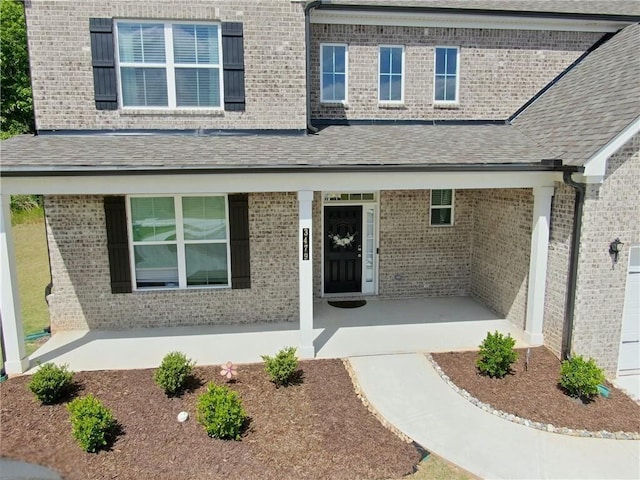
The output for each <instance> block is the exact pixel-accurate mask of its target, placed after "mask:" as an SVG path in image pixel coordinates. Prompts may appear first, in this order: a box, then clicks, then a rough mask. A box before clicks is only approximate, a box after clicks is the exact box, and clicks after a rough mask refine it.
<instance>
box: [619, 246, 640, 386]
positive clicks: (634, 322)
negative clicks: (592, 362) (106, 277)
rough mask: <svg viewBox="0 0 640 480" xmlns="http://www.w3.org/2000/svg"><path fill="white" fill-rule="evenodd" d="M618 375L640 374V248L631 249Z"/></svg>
mask: <svg viewBox="0 0 640 480" xmlns="http://www.w3.org/2000/svg"><path fill="white" fill-rule="evenodd" d="M618 370H619V371H618V374H619V375H629V374H632V373H640V246H638V247H631V249H630V252H629V273H628V274H627V287H626V290H625V296H624V314H623V323H622V343H621V345H620V360H619V362H618Z"/></svg>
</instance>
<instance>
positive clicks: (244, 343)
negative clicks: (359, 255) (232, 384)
mask: <svg viewBox="0 0 640 480" xmlns="http://www.w3.org/2000/svg"><path fill="white" fill-rule="evenodd" d="M313 326H314V328H313V338H314V340H313V344H314V347H315V350H316V357H317V358H344V357H350V356H360V355H384V354H391V353H405V352H435V351H450V350H467V349H474V348H477V346H478V345H479V344H480V342H481V341H482V339H483V338H484V337H485V336H486V333H487V332H488V331H491V332H493V331H495V330H498V331H500V332H502V333H504V334H508V333H510V334H511V336H513V337H514V338H515V339H516V342H517V343H516V346H517V347H526V346H528V344H527V343H526V342H525V340H524V332H523V331H522V330H520V329H518V328H517V327H515V326H514V325H513V324H511V323H510V322H509V321H507V320H505V319H503V318H499V317H498V316H497V315H496V314H494V313H492V312H491V311H490V310H488V309H487V308H486V307H484V306H483V305H481V304H480V303H478V302H476V301H475V300H473V299H472V298H470V297H450V298H412V299H402V300H381V299H370V300H368V301H367V305H365V306H363V307H360V308H355V309H340V308H335V307H332V306H330V305H328V304H327V301H326V300H323V301H321V302H317V303H315V304H314V325H313ZM298 327H299V325H298V324H297V323H275V324H247V325H220V326H210V327H180V328H153V329H152V328H147V329H128V330H112V331H109V330H83V331H62V332H59V333H56V334H54V335H53V337H52V338H51V339H50V340H49V341H48V342H47V343H45V344H44V345H43V346H42V347H41V348H40V349H39V350H37V351H36V352H35V353H34V354H33V355H31V356H30V357H29V360H30V364H29V368H30V369H33V368H34V367H37V365H39V364H40V363H45V362H51V361H53V362H55V363H58V364H65V363H66V364H68V365H69V368H70V369H71V370H74V371H80V370H117V369H132V368H155V367H157V366H158V365H159V364H160V362H161V360H162V357H163V356H164V355H165V354H166V353H168V352H170V351H174V350H180V351H182V352H184V353H185V354H186V355H187V356H188V357H190V358H192V359H193V360H195V361H196V362H197V364H199V365H215V364H221V363H224V362H227V361H232V362H234V363H251V362H259V361H261V358H260V355H264V354H268V355H272V354H274V353H275V352H277V351H278V350H279V349H280V348H282V347H284V346H289V345H293V346H297V345H299V344H300V330H299V329H298Z"/></svg>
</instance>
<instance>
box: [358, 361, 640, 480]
mask: <svg viewBox="0 0 640 480" xmlns="http://www.w3.org/2000/svg"><path fill="white" fill-rule="evenodd" d="M349 361H350V362H351V364H352V366H353V369H354V371H355V373H356V376H357V378H358V380H359V382H360V386H361V388H362V391H363V393H364V394H365V395H366V397H367V399H368V400H369V402H370V403H371V404H372V405H373V406H374V407H375V408H376V409H377V410H378V412H379V413H380V414H381V415H382V416H384V417H385V418H386V419H387V420H388V421H390V422H391V423H392V424H394V425H395V426H396V427H398V428H399V429H400V430H401V431H402V432H404V433H405V434H407V435H408V436H409V437H411V438H412V439H413V440H415V441H416V442H417V443H418V444H420V445H422V446H423V447H424V448H426V449H427V450H429V451H431V452H433V453H435V454H437V455H440V456H442V457H444V458H446V459H447V460H449V461H451V462H453V463H454V464H457V465H459V466H460V467H462V468H464V469H465V470H467V471H469V472H471V473H473V474H475V475H478V476H479V477H482V478H504V479H521V478H522V479H525V478H527V479H528V478H530V479H547V478H549V479H551V478H556V479H638V478H640V441H634V440H608V439H599V438H580V437H570V436H566V435H559V434H554V433H548V432H543V431H540V430H536V429H533V428H529V427H525V426H523V425H518V424H515V423H512V422H509V421H507V420H503V419H501V418H499V417H497V416H495V415H493V414H490V413H487V412H484V411H482V410H481V409H479V408H478V407H475V406H474V405H472V404H471V403H470V402H468V401H467V400H465V399H464V398H462V397H461V396H460V395H459V394H457V393H456V392H454V391H453V390H452V389H451V388H450V387H449V386H448V385H447V384H446V383H445V382H444V381H443V380H442V379H441V378H440V376H439V375H438V374H437V373H436V371H435V370H434V369H433V367H432V366H431V364H430V363H429V361H428V360H427V359H426V357H425V356H424V355H422V354H401V355H381V356H366V357H354V358H350V359H349Z"/></svg>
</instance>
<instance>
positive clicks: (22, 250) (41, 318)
mask: <svg viewBox="0 0 640 480" xmlns="http://www.w3.org/2000/svg"><path fill="white" fill-rule="evenodd" d="M11 223H12V224H13V243H14V246H15V255H16V268H17V271H18V292H19V294H20V305H21V310H22V325H23V329H24V334H25V335H28V334H30V333H36V332H41V331H42V330H43V329H44V328H45V327H47V326H49V310H48V308H47V302H46V301H45V298H44V291H45V288H46V286H47V285H48V284H49V282H50V281H51V277H50V274H49V253H48V251H47V239H46V233H45V227H44V212H43V210H42V209H40V208H36V209H32V210H28V211H20V212H17V213H16V214H13V215H12V218H11ZM26 348H27V354H29V355H30V354H31V353H33V352H34V351H35V350H36V349H37V348H38V344H36V343H33V342H28V343H27V345H26Z"/></svg>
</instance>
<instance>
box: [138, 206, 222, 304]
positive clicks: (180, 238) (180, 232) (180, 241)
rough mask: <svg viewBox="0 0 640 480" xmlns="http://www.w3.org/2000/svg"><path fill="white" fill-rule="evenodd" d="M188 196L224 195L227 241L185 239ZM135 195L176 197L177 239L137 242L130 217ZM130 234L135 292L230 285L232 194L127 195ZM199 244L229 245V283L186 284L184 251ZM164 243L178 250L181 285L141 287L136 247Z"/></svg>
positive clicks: (217, 287)
mask: <svg viewBox="0 0 640 480" xmlns="http://www.w3.org/2000/svg"><path fill="white" fill-rule="evenodd" d="M186 197H224V214H225V221H226V224H227V225H226V229H225V231H226V234H227V235H226V238H225V239H224V240H221V239H216V240H185V239H184V222H183V216H182V199H183V198H186ZM132 198H173V205H174V212H175V222H176V240H175V241H173V240H172V241H167V242H134V240H133V225H132V216H131V199H132ZM126 204H127V237H128V241H129V258H130V261H129V264H130V265H129V266H130V268H131V279H132V285H133V291H142V292H148V291H153V290H170V291H171V290H197V289H207V288H216V289H220V288H231V239H230V231H229V197H228V195H226V194H214V195H208V194H190V195H176V194H148V195H127V201H126ZM198 243H203V244H204V243H206V244H210V243H226V245H227V284H226V285H191V286H189V285H187V259H186V252H185V250H186V249H185V245H192V244H198ZM162 244H172V245H173V244H175V245H176V250H177V257H178V258H177V261H178V286H177V287H167V286H164V287H138V279H137V278H136V259H135V252H134V246H136V245H162Z"/></svg>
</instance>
